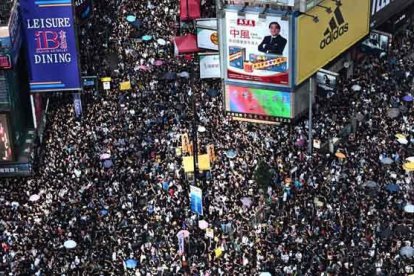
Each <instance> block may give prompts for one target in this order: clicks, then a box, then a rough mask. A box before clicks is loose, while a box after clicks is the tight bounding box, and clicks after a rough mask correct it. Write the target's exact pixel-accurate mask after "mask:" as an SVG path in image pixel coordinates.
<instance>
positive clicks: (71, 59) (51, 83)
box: [20, 0, 81, 92]
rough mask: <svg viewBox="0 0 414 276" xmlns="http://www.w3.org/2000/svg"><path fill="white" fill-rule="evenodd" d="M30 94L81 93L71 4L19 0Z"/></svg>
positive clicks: (58, 0)
mask: <svg viewBox="0 0 414 276" xmlns="http://www.w3.org/2000/svg"><path fill="white" fill-rule="evenodd" d="M20 5H21V11H22V17H23V26H24V30H25V34H26V44H27V49H28V50H27V51H28V58H29V63H30V90H31V91H32V92H41V91H65V90H80V89H81V83H80V75H79V68H78V58H77V48H76V36H75V26H74V20H73V9H72V3H71V0H39V1H35V0H21V1H20Z"/></svg>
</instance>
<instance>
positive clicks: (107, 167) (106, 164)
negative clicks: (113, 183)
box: [103, 159, 114, 169]
mask: <svg viewBox="0 0 414 276" xmlns="http://www.w3.org/2000/svg"><path fill="white" fill-rule="evenodd" d="M113 165H114V163H113V162H112V160H111V159H106V160H105V161H104V162H103V166H104V168H105V169H109V168H110V167H112V166H113Z"/></svg>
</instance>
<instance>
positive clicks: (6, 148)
mask: <svg viewBox="0 0 414 276" xmlns="http://www.w3.org/2000/svg"><path fill="white" fill-rule="evenodd" d="M12 160H13V152H12V147H11V141H10V132H9V124H8V120H7V115H6V114H4V113H2V114H0V162H4V161H12Z"/></svg>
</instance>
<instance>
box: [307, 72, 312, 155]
mask: <svg viewBox="0 0 414 276" xmlns="http://www.w3.org/2000/svg"><path fill="white" fill-rule="evenodd" d="M312 92H313V76H311V77H310V79H309V119H308V120H309V121H308V140H309V141H308V154H309V156H310V157H312V146H313V145H312V143H313V141H312Z"/></svg>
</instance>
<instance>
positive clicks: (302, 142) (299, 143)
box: [295, 139, 305, 147]
mask: <svg viewBox="0 0 414 276" xmlns="http://www.w3.org/2000/svg"><path fill="white" fill-rule="evenodd" d="M304 145H305V139H297V140H296V142H295V146H297V147H303V146H304Z"/></svg>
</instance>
